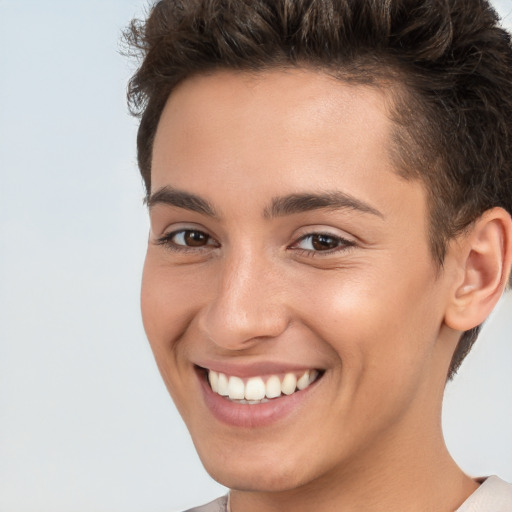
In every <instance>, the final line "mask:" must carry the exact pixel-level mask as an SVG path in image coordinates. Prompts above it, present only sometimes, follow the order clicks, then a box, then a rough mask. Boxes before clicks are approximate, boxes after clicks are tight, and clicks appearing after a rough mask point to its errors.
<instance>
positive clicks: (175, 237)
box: [158, 229, 218, 250]
mask: <svg viewBox="0 0 512 512" xmlns="http://www.w3.org/2000/svg"><path fill="white" fill-rule="evenodd" d="M158 243H159V244H160V245H166V246H168V247H170V248H171V249H175V250H186V249H195V248H201V247H207V246H214V247H218V244H217V242H216V241H215V240H214V239H213V238H212V237H211V236H210V235H208V234H207V233H205V232H203V231H199V230H197V229H180V230H179V231H173V232H171V233H168V234H166V235H164V236H163V237H162V238H160V239H158Z"/></svg>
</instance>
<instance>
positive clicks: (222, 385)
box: [210, 372, 229, 396]
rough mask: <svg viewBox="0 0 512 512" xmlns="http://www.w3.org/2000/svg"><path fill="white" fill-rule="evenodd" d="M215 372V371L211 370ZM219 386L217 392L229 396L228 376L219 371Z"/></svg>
mask: <svg viewBox="0 0 512 512" xmlns="http://www.w3.org/2000/svg"><path fill="white" fill-rule="evenodd" d="M210 373H214V372H210ZM217 387H218V388H219V389H218V391H217V393H219V395H221V396H228V395H229V392H228V378H227V377H226V376H225V375H224V374H223V373H219V380H218V381H217Z"/></svg>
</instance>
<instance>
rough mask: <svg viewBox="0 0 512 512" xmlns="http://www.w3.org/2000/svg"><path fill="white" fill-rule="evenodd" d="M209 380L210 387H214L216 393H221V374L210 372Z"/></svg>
mask: <svg viewBox="0 0 512 512" xmlns="http://www.w3.org/2000/svg"><path fill="white" fill-rule="evenodd" d="M208 380H209V381H210V386H211V387H212V389H213V391H215V393H218V392H219V374H218V373H217V372H210V373H209V374H208Z"/></svg>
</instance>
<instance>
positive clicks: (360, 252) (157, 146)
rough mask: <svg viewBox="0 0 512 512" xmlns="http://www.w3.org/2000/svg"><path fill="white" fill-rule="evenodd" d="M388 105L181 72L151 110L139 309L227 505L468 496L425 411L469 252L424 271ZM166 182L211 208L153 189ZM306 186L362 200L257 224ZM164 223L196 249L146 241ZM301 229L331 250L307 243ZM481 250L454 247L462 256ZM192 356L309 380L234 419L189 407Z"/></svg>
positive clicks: (354, 506) (319, 78)
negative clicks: (252, 419)
mask: <svg viewBox="0 0 512 512" xmlns="http://www.w3.org/2000/svg"><path fill="white" fill-rule="evenodd" d="M388 107H389V104H388V101H387V96H386V92H385V91H382V90H379V89H377V88H370V87H365V86H361V85H349V84H346V83H343V82H340V81H335V80H334V79H332V78H330V77H328V76H326V75H324V74H322V73H320V72H317V71H310V70H299V69H296V70H287V71H283V70H276V71H268V72H265V73H259V74H257V75H254V74H253V75H250V74H243V73H234V72H227V71H226V72H217V73H214V74H211V75H208V76H198V77H194V78H191V79H188V80H187V81H185V82H184V83H182V84H181V85H180V86H179V87H178V88H177V89H176V90H175V91H174V92H173V93H172V95H171V96H170V98H169V100H168V102H167V105H166V107H165V110H164V112H163V114H162V117H161V120H160V123H159V126H158V130H157V135H156V139H155V143H154V152H153V164H152V190H151V194H152V196H153V198H156V199H153V200H150V201H149V205H150V218H151V232H150V237H149V244H148V252H147V258H146V262H145V267H144V276H143V284H142V313H143V320H144V325H145V329H146V332H147V335H148V339H149V341H150V344H151V347H152V350H153V352H154V355H155V359H156V362H157V364H158V367H159V369H160V372H161V374H162V376H163V379H164V381H165V384H166V386H167V388H168V390H169V392H170V394H171V395H172V398H173V400H174V401H175V403H176V406H177V407H178V409H179V411H180V413H181V415H182V417H183V419H184V421H185V423H186V424H187V427H188V429H189V431H190V433H191V436H192V439H193V441H194V443H195V446H196V448H197V451H198V453H199V456H200V457H201V460H202V462H203V464H204V465H205V467H206V469H207V471H208V472H209V473H210V474H211V475H212V476H213V478H215V479H216V480H218V481H219V482H221V483H222V484H224V485H226V486H228V487H230V488H231V489H233V491H232V493H231V505H232V509H233V511H234V512H238V511H241V510H243V511H245V512H251V511H253V510H254V511H256V510H258V511H271V510H285V509H286V510H296V511H302V510H304V511H305V510H320V511H330V510H337V511H339V510H342V511H356V510H358V511H360V510H365V511H373V510H375V511H377V510H379V511H382V510H393V511H394V512H399V511H402V510H403V511H405V510H407V511H411V510H418V511H427V510H432V511H434V510H435V511H450V510H452V511H453V510H455V509H456V508H457V507H458V506H460V504H461V503H462V502H463V501H464V500H465V499H466V498H467V497H468V496H469V495H470V494H471V493H472V492H473V491H474V490H475V488H476V487H477V484H476V483H475V482H474V481H473V480H471V479H470V478H469V477H467V476H466V475H464V474H463V472H462V471H461V470H460V469H459V468H458V467H457V466H456V464H455V463H454V462H453V461H452V459H451V458H450V456H449V454H448V452H447V450H446V447H445V444H444V441H443V436H442V432H441V421H440V418H441V402H442V395H443V390H444V385H445V380H446V374H447V370H448V365H449V362H450V359H451V355H452V353H453V350H454V348H455V345H456V343H457V340H458V338H459V336H460V332H461V330H463V329H466V328H469V327H468V325H469V324H470V323H471V322H473V323H474V322H475V321H477V319H476V320H475V315H473V316H471V315H469V316H471V318H468V319H467V321H465V320H464V319H463V315H462V313H461V311H467V310H465V309H464V306H463V304H466V303H468V301H467V300H466V302H464V300H465V299H466V297H467V295H468V294H469V293H470V292H471V291H474V290H473V289H474V288H475V287H473V288H471V283H472V282H471V281H467V280H468V279H469V278H468V277H467V276H468V275H469V274H467V273H465V270H464V269H465V265H466V261H467V260H468V255H469V254H473V253H472V252H471V251H470V250H469V249H468V244H467V243H457V244H455V243H454V244H452V245H450V247H449V248H448V255H447V258H446V262H445V265H444V268H443V270H442V271H441V272H440V271H439V269H438V268H437V267H436V265H435V263H434V262H433V259H432V256H431V253H430V250H429V245H428V239H427V230H428V225H427V204H426V195H425V190H424V189H423V187H422V185H421V183H420V182H417V181H405V180H404V179H402V178H400V177H399V176H398V174H397V173H396V171H395V167H394V164H393V162H392V159H391V157H390V151H389V148H390V136H391V130H392V124H391V121H390V120H389V118H388ZM165 187H167V190H169V189H173V190H180V191H183V192H186V193H187V194H194V195H195V196H198V197H199V198H201V199H203V200H204V201H207V202H208V204H209V205H210V206H211V207H212V209H213V210H214V211H215V213H216V215H215V216H212V215H209V214H206V213H204V212H198V211H191V210H190V209H189V208H188V207H183V205H181V207H180V206H176V205H171V204H167V203H166V201H162V200H158V193H159V191H161V190H162V189H164V188H165ZM325 192H329V193H332V192H336V193H343V194H346V195H349V196H350V197H352V198H356V199H357V200H358V201H360V202H364V203H365V204H366V205H368V206H369V207H370V208H371V209H372V210H374V211H373V213H372V212H369V211H361V210H358V209H354V208H317V209H313V210H310V211H301V212H295V213H286V212H285V213H283V212H281V214H280V215H277V216H272V215H269V211H270V204H271V202H272V199H273V198H276V197H281V196H287V195H290V194H299V193H308V194H318V193H325ZM160 197H162V195H161V193H160ZM375 212H379V213H375ZM502 217H503V218H505V217H504V216H503V215H502ZM493 225H501V224H500V223H499V222H496V221H494V223H493ZM183 229H188V230H195V231H200V232H202V233H204V235H203V239H202V240H203V242H204V243H203V242H201V243H200V244H199V245H198V246H195V247H192V248H191V247H187V246H185V245H183V243H184V242H183V240H184V239H183V238H182V237H177V236H174V237H169V236H167V239H166V241H165V243H162V242H159V240H161V239H162V237H165V236H166V235H169V234H170V233H173V232H176V231H178V230H183ZM488 231H492V228H489V229H488ZM495 232H496V233H498V234H497V235H496V236H497V237H498V238H499V236H501V235H500V234H499V232H500V229H499V228H497V229H495ZM315 233H327V234H329V235H330V236H331V237H332V239H331V241H332V240H334V241H335V242H336V243H338V245H337V246H336V247H335V248H334V249H332V250H329V251H324V250H318V249H315V246H314V245H312V241H313V240H317V238H315V239H312V238H311V237H310V235H311V234H315ZM340 240H346V242H342V241H340ZM502 242H503V241H501V242H499V241H498V242H497V244H498V245H499V243H502ZM201 244H202V245H201ZM502 245H503V244H502ZM505 245H506V246H507V247H510V241H509V240H508V241H507V242H506V244H505ZM482 258H483V256H482ZM482 258H480V259H478V258H477V256H474V255H473V256H472V259H473V260H476V261H477V265H476V267H478V266H479V268H480V267H481V266H482ZM508 261H509V263H510V259H509V260H508ZM509 266H510V265H509ZM475 275H477V273H476V272H473V273H472V274H471V275H470V277H471V276H473V277H474V276H475ZM503 279H504V278H502V279H501V281H500V283H501V282H502V281H503ZM477 281H478V283H481V282H482V280H481V279H480V280H478V279H477ZM468 283H469V284H468ZM463 286H465V288H463ZM500 286H501V284H500ZM476 287H478V286H476ZM454 290H462V291H460V293H459V295H457V294H456V293H455V292H454ZM454 297H455V299H454ZM456 300H458V302H456ZM496 300H497V299H496ZM469 302H470V301H469ZM488 302H489V301H488ZM479 311H480V310H479ZM481 314H482V315H483V314H484V313H481ZM461 315H462V316H461ZM466 316H468V315H466ZM447 318H450V321H447ZM464 318H465V317H464ZM475 325H476V324H475ZM204 361H210V362H215V363H219V364H223V363H226V362H228V363H229V364H239V365H246V364H250V363H251V364H252V363H262V364H263V365H264V364H267V363H269V362H277V363H284V364H293V365H295V366H297V367H301V368H317V369H321V370H324V371H325V374H324V375H323V377H322V378H321V379H320V380H319V381H318V382H317V384H316V385H315V386H314V387H312V388H311V390H310V392H309V393H308V394H307V398H305V399H304V400H303V401H302V402H300V404H299V405H298V406H297V408H296V409H295V410H293V411H292V412H291V413H290V414H288V415H286V416H285V417H284V418H281V419H279V421H276V422H273V423H271V424H269V425H266V426H264V427H257V428H241V427H236V426H232V425H227V424H226V423H224V422H221V421H219V420H218V419H216V418H215V417H214V416H213V415H212V413H211V412H210V410H209V409H208V407H207V406H206V405H205V402H204V399H203V395H202V393H201V389H200V388H201V386H200V383H199V379H198V373H197V371H196V367H195V365H197V364H198V363H199V362H204ZM248 407H250V406H248ZM292 507H293V508H292Z"/></svg>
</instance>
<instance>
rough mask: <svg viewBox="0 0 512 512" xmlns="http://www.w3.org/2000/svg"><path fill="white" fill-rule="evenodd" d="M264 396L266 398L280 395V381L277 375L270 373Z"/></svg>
mask: <svg viewBox="0 0 512 512" xmlns="http://www.w3.org/2000/svg"><path fill="white" fill-rule="evenodd" d="M265 387H266V391H265V396H266V397H267V398H277V397H278V396H280V395H281V381H280V380H279V377H278V376H277V375H272V377H270V378H269V379H268V380H267V385H266V386H265Z"/></svg>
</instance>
